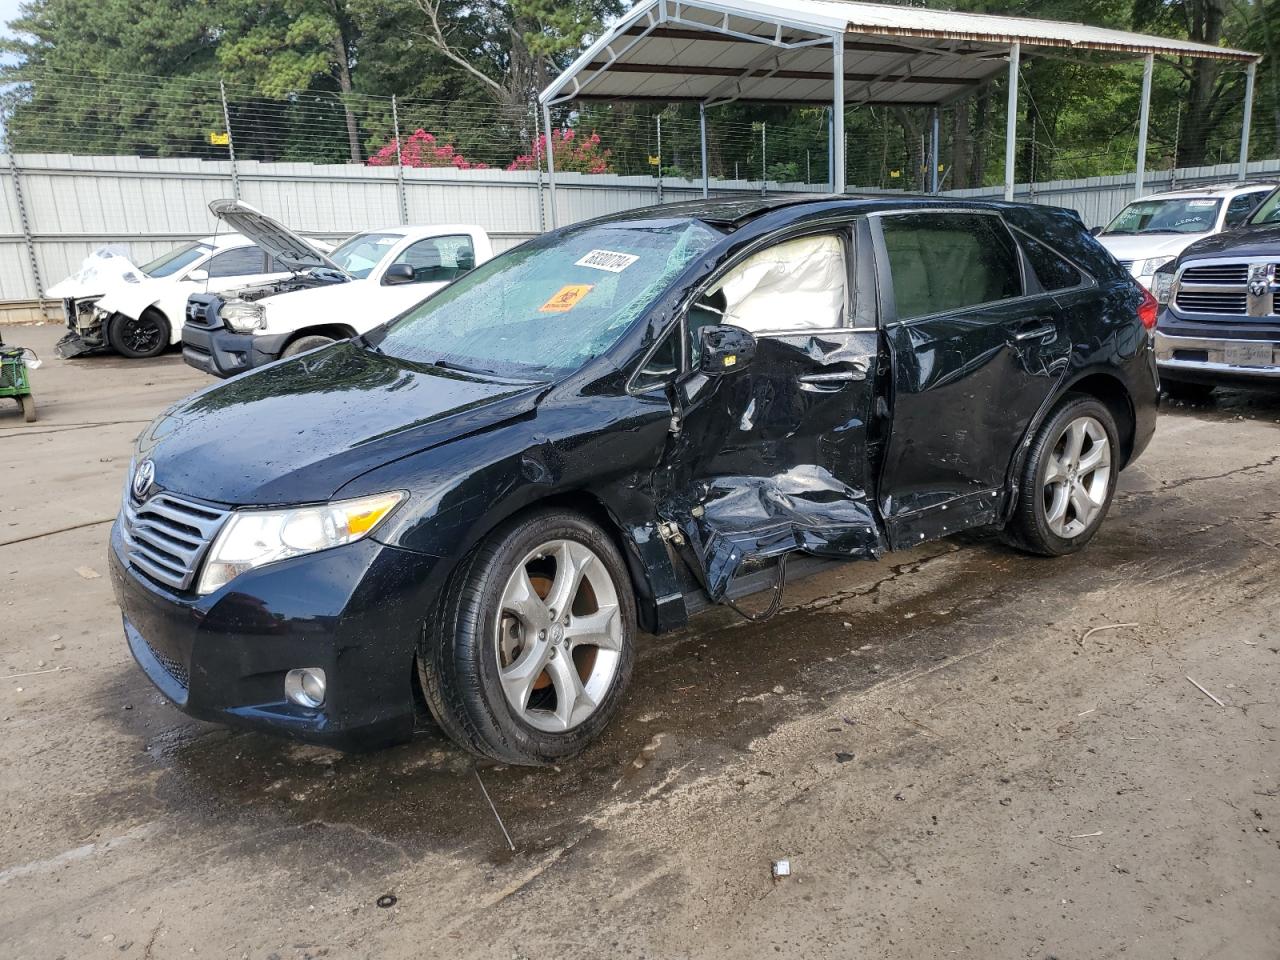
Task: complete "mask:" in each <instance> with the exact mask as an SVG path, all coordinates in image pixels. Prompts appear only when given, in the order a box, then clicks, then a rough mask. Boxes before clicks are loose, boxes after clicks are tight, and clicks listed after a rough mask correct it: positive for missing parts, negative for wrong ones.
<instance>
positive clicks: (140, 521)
mask: <svg viewBox="0 0 1280 960" xmlns="http://www.w3.org/2000/svg"><path fill="white" fill-rule="evenodd" d="M228 512H229V511H226V510H223V509H220V508H218V507H214V506H210V505H209V504H204V503H196V502H194V501H191V500H186V499H184V498H181V497H175V496H173V495H172V494H169V493H156V494H153V495H152V496H151V497H149V498H148V499H147V500H144V501H143V502H141V503H139V502H138V501H136V500H135V499H134V498H133V496H132V494H128V495H126V496H125V501H124V510H123V513H122V517H121V519H122V521H123V522H122V523H121V525H120V530H121V534H122V535H123V537H124V543H125V552H126V554H127V555H128V558H129V565H130V566H132V567H134V568H135V569H137V570H139V571H141V572H142V573H144V574H146V575H147V576H148V577H150V578H151V579H152V580H156V581H158V582H159V583H162V584H164V585H166V586H169V587H173V588H175V589H177V590H188V589H190V588H191V583H192V581H193V580H194V579H195V575H196V571H197V570H198V569H199V568H200V561H201V560H202V559H203V558H204V555H205V552H206V551H207V550H208V549H209V544H210V543H212V542H213V538H214V536H215V535H216V534H217V532H218V530H220V529H221V528H222V523H223V521H224V520H226V518H227V515H228ZM174 679H177V677H175V678H174Z"/></svg>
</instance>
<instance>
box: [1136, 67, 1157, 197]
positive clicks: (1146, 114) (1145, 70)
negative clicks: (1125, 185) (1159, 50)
mask: <svg viewBox="0 0 1280 960" xmlns="http://www.w3.org/2000/svg"><path fill="white" fill-rule="evenodd" d="M1155 65H1156V57H1155V54H1154V53H1148V54H1147V58H1146V60H1144V61H1143V64H1142V103H1141V105H1140V106H1139V108H1138V175H1137V177H1136V178H1135V180H1134V182H1133V189H1134V194H1133V196H1134V199H1137V198H1138V197H1140V196H1142V194H1143V189H1144V188H1143V181H1144V180H1145V179H1146V177H1147V124H1148V121H1149V120H1150V119H1151V73H1152V71H1153V70H1155Z"/></svg>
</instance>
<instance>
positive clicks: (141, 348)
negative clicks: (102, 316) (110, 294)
mask: <svg viewBox="0 0 1280 960" xmlns="http://www.w3.org/2000/svg"><path fill="white" fill-rule="evenodd" d="M107 341H108V342H109V343H110V344H111V347H112V349H114V350H115V351H116V353H119V354H121V355H122V356H126V357H129V358H130V359H132V360H143V359H146V358H148V357H158V356H159V355H160V354H162V353H163V352H164V350H165V348H166V347H168V346H169V321H168V320H167V319H166V318H165V316H164V314H162V313H161V312H160V311H159V310H156V309H155V308H154V307H148V308H147V309H146V310H144V311H143V312H142V316H140V317H126V316H124V315H123V314H120V313H117V314H116V315H115V316H114V317H112V318H111V324H110V326H109V327H107Z"/></svg>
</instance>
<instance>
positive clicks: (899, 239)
mask: <svg viewBox="0 0 1280 960" xmlns="http://www.w3.org/2000/svg"><path fill="white" fill-rule="evenodd" d="M880 223H881V229H882V230H883V232H884V246H885V252H886V253H887V254H888V257H889V269H890V271H891V273H892V275H893V298H894V301H895V303H896V306H897V314H898V319H899V320H910V319H912V318H913V317H925V316H929V315H930V314H934V313H946V312H949V311H952V310H961V309H964V308H965V307H974V306H978V305H979V304H983V303H993V302H995V301H998V300H1007V299H1009V298H1011V297H1017V296H1021V295H1022V272H1021V270H1020V269H1019V268H1018V254H1017V249H1016V248H1015V246H1014V243H1013V237H1012V236H1010V234H1009V230H1008V229H1007V228H1006V227H1005V225H1004V223H1003V222H1002V221H1001V220H1000V218H999V217H996V216H991V215H985V214H977V213H908V214H892V215H890V216H886V217H882V218H881V220H880Z"/></svg>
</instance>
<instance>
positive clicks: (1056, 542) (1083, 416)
mask: <svg viewBox="0 0 1280 960" xmlns="http://www.w3.org/2000/svg"><path fill="white" fill-rule="evenodd" d="M1117 435H1118V434H1117V431H1116V422H1115V418H1114V417H1112V415H1111V411H1110V410H1108V409H1107V407H1106V405H1105V404H1103V403H1101V402H1100V401H1098V400H1095V399H1094V398H1093V397H1087V396H1083V395H1081V394H1071V395H1068V396H1067V397H1066V398H1065V399H1063V401H1062V403H1060V404H1059V405H1058V406H1057V407H1056V408H1055V409H1054V411H1053V412H1052V413H1051V414H1050V415H1049V418H1048V419H1047V420H1046V421H1045V422H1044V424H1043V425H1042V426H1041V427H1040V430H1039V432H1038V433H1037V434H1036V439H1035V441H1034V442H1033V443H1032V445H1031V450H1030V452H1029V453H1028V455H1027V462H1026V464H1025V466H1024V467H1023V470H1022V478H1021V484H1020V486H1019V488H1018V503H1017V506H1016V507H1015V510H1014V515H1013V519H1012V520H1010V522H1009V524H1008V526H1006V527H1005V530H1004V535H1005V539H1006V541H1007V542H1009V543H1010V544H1012V545H1013V546H1015V547H1017V548H1018V549H1020V550H1023V551H1025V552H1027V553H1034V554H1039V555H1041V556H1047V557H1061V556H1064V555H1066V554H1068V553H1075V552H1076V551H1077V550H1079V549H1081V548H1082V547H1083V546H1084V545H1085V544H1086V543H1088V542H1089V541H1090V540H1092V539H1093V537H1094V535H1095V534H1096V533H1097V532H1098V528H1099V527H1101V526H1102V521H1103V520H1104V519H1105V518H1106V515H1107V511H1108V510H1109V509H1110V507H1111V500H1112V498H1113V497H1114V496H1115V489H1116V478H1117V477H1118V476H1119V473H1120V463H1119V456H1120V448H1119V444H1118V442H1117ZM1077 438H1078V442H1079V444H1080V447H1079V449H1076V452H1075V454H1074V457H1073V456H1072V449H1074V447H1073V445H1074V443H1076V442H1077ZM1103 440H1105V444H1104V443H1102V442H1101V441H1103ZM1095 456H1096V457H1097V460H1096V461H1095ZM1090 464H1092V469H1082V468H1088V467H1089V466H1090ZM1058 478H1060V479H1058Z"/></svg>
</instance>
